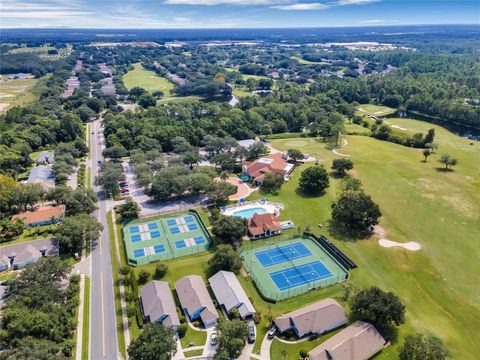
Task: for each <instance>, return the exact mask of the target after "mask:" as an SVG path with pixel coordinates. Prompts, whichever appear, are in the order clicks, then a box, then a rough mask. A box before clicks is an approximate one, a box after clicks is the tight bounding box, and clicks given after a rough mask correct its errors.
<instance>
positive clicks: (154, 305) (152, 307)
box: [140, 280, 180, 331]
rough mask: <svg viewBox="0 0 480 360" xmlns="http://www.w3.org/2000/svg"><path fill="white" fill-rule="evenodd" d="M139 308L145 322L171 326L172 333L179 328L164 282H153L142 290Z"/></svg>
mask: <svg viewBox="0 0 480 360" xmlns="http://www.w3.org/2000/svg"><path fill="white" fill-rule="evenodd" d="M140 308H141V309H142V315H143V319H144V320H145V321H149V322H154V323H162V324H163V325H165V326H171V327H172V328H173V329H174V331H176V330H177V328H178V327H179V326H180V320H179V319H178V314H177V308H176V307H175V301H174V300H173V295H172V292H171V291H170V286H169V284H168V282H166V281H157V280H154V281H152V282H151V283H149V284H148V285H145V286H144V287H143V288H142V290H141V291H140Z"/></svg>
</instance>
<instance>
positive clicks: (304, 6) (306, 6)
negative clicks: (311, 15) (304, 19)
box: [271, 3, 330, 11]
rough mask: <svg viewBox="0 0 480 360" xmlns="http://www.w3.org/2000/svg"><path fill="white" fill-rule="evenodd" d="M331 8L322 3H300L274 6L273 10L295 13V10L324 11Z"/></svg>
mask: <svg viewBox="0 0 480 360" xmlns="http://www.w3.org/2000/svg"><path fill="white" fill-rule="evenodd" d="M329 7H330V6H329V5H326V4H321V3H299V4H291V5H276V6H272V7H271V8H272V9H278V10H285V11H295V10H324V9H328V8H329Z"/></svg>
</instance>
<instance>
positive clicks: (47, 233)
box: [0, 225, 57, 247]
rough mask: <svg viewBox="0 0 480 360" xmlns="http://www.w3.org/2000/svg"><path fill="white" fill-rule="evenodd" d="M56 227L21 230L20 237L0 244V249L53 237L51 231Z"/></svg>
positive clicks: (48, 226)
mask: <svg viewBox="0 0 480 360" xmlns="http://www.w3.org/2000/svg"><path fill="white" fill-rule="evenodd" d="M56 226H57V225H43V226H35V227H31V228H28V229H25V230H23V233H22V235H20V236H18V237H16V238H15V239H13V240H10V241H5V242H0V247H2V246H7V245H13V244H20V243H24V242H27V241H32V240H38V239H44V238H48V237H51V236H53V231H54V230H55V228H56Z"/></svg>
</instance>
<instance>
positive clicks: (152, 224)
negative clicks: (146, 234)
mask: <svg viewBox="0 0 480 360" xmlns="http://www.w3.org/2000/svg"><path fill="white" fill-rule="evenodd" d="M148 229H149V230H157V229H158V225H157V224H156V223H149V224H148Z"/></svg>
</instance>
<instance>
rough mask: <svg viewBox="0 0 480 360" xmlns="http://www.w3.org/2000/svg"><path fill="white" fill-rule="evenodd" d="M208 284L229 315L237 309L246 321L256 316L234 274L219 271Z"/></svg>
mask: <svg viewBox="0 0 480 360" xmlns="http://www.w3.org/2000/svg"><path fill="white" fill-rule="evenodd" d="M208 282H209V283H210V287H211V288H212V291H213V293H214V294H215V297H216V298H217V301H218V303H219V305H220V306H223V307H224V309H225V311H226V312H227V313H229V312H230V310H232V309H237V310H238V313H239V314H240V317H241V318H242V319H244V320H245V319H249V318H252V317H253V315H255V313H256V311H255V308H254V307H253V305H252V303H251V301H250V299H249V298H248V295H247V294H246V293H245V290H243V288H242V286H241V285H240V282H239V281H238V279H237V277H236V276H235V274H234V273H233V272H230V271H219V272H217V273H216V274H215V275H213V276H212V277H211V278H210V279H208Z"/></svg>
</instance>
